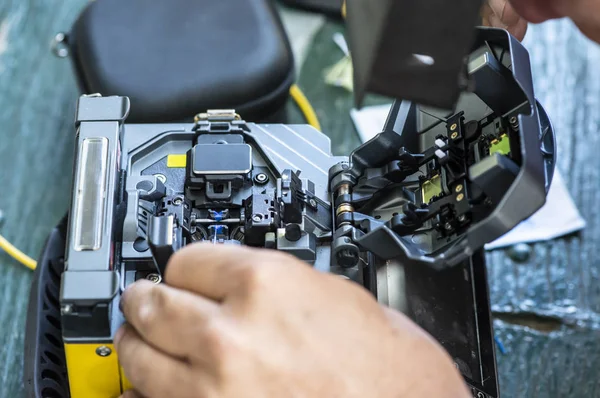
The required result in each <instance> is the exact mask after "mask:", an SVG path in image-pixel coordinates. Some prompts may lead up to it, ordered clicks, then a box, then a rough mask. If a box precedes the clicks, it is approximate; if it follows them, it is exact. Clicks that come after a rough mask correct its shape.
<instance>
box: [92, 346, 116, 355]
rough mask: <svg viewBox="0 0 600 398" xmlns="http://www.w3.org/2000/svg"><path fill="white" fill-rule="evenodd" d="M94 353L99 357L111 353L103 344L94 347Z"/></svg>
mask: <svg viewBox="0 0 600 398" xmlns="http://www.w3.org/2000/svg"><path fill="white" fill-rule="evenodd" d="M96 354H97V355H98V356H101V357H107V356H109V355H110V354H112V350H111V349H110V348H108V347H107V346H105V345H101V346H100V347H98V348H96Z"/></svg>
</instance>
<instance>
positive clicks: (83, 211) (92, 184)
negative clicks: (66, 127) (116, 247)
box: [73, 137, 108, 251]
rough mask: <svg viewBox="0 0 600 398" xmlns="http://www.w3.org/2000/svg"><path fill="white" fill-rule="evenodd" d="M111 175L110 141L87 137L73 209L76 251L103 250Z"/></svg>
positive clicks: (84, 143) (77, 177) (82, 145)
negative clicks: (109, 170) (105, 213)
mask: <svg viewBox="0 0 600 398" xmlns="http://www.w3.org/2000/svg"><path fill="white" fill-rule="evenodd" d="M107 175H108V139H107V138H106V137H96V138H86V139H84V140H83V142H82V144H81V151H80V153H79V159H78V175H77V176H76V186H75V192H76V195H77V196H76V198H75V204H74V206H75V207H74V209H73V214H74V216H75V217H74V220H73V221H74V227H75V229H74V231H73V249H74V250H76V251H90V250H91V251H96V250H99V249H100V248H101V247H102V229H103V225H104V208H105V206H106V185H107Z"/></svg>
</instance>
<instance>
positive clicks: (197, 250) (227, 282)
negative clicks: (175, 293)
mask: <svg viewBox="0 0 600 398" xmlns="http://www.w3.org/2000/svg"><path fill="white" fill-rule="evenodd" d="M281 256H282V255H281V254H278V253H277V252H275V251H267V250H266V249H263V250H259V249H253V248H249V247H246V246H233V245H213V244H210V243H196V244H192V245H188V246H186V247H184V248H183V249H181V250H179V251H178V252H176V253H175V254H174V255H173V257H172V258H171V260H170V261H169V263H168V264H167V269H166V271H165V282H166V283H167V284H168V285H170V286H173V287H176V288H179V289H184V290H188V291H191V292H194V293H197V294H200V295H202V296H204V297H206V298H209V299H211V300H214V301H218V302H221V301H223V300H224V299H225V298H226V297H227V295H228V294H230V293H233V292H235V291H236V290H237V289H238V288H239V287H240V283H244V282H245V279H247V278H246V276H252V275H251V274H253V273H255V272H257V269H258V268H263V267H268V266H269V264H272V263H273V257H281Z"/></svg>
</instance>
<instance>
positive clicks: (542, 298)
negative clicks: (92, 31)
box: [0, 0, 600, 397]
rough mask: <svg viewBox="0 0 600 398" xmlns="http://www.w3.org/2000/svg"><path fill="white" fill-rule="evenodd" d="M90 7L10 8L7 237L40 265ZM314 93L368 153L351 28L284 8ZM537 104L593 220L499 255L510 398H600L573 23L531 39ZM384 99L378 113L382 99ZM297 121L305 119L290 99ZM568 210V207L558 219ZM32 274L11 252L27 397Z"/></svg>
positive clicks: (504, 388)
mask: <svg viewBox="0 0 600 398" xmlns="http://www.w3.org/2000/svg"><path fill="white" fill-rule="evenodd" d="M86 3H87V2H86V1H85V0H0V126H1V127H0V129H1V132H0V210H1V211H3V216H0V217H2V220H1V221H0V233H1V234H2V235H4V236H5V237H6V238H8V239H9V240H10V241H12V242H13V243H15V245H17V246H18V247H19V248H20V249H22V250H23V251H25V252H26V253H28V254H29V255H31V256H33V257H37V254H38V253H39V251H40V250H41V248H42V246H43V244H44V241H45V239H46V237H47V234H48V233H49V231H50V230H51V229H52V228H53V227H54V226H55V225H56V224H57V223H58V221H59V220H60V219H61V217H62V216H63V215H64V214H65V213H66V211H67V207H68V204H69V199H70V192H69V190H70V186H71V174H72V162H73V159H72V157H73V155H72V154H73V139H74V129H73V120H74V109H75V103H76V100H77V97H78V95H79V93H78V91H77V87H76V82H75V79H74V75H73V72H72V70H71V65H70V63H69V62H67V61H65V60H61V59H58V58H56V57H55V56H54V55H53V54H52V53H51V51H50V42H51V40H52V38H53V37H54V35H55V34H56V33H57V32H60V31H66V30H68V29H69V27H70V26H71V24H72V22H73V21H74V20H75V18H76V17H77V15H78V13H79V12H80V11H81V9H82V8H83V7H84V6H85V4H86ZM280 11H281V13H282V16H283V20H284V23H285V27H286V30H287V31H288V33H289V34H290V38H291V40H292V44H293V47H294V52H295V56H296V64H297V77H298V84H299V86H300V87H301V88H302V89H303V90H304V92H305V94H306V96H307V97H308V99H309V100H310V101H311V103H312V105H313V107H314V108H315V109H316V112H317V114H318V116H319V119H320V121H321V125H322V129H323V131H324V132H325V133H326V134H327V135H329V136H330V137H331V139H332V142H333V148H334V153H335V154H340V155H341V154H349V153H350V151H351V150H352V149H353V148H355V147H356V146H358V145H359V144H360V139H359V136H358V134H357V132H356V130H355V127H354V125H353V122H352V119H351V117H350V110H351V109H352V104H353V102H352V94H351V93H350V92H348V91H346V90H344V89H343V88H340V87H333V86H331V85H327V84H325V81H324V72H325V71H326V70H328V68H330V67H331V66H332V65H334V64H336V63H337V62H339V61H340V59H342V58H343V55H344V54H343V52H342V51H341V50H340V48H339V46H338V45H337V44H336V43H335V42H334V40H333V37H334V35H335V34H336V33H343V32H344V29H343V25H342V24H341V22H340V21H339V20H333V19H328V18H327V17H324V16H321V15H317V14H311V13H307V12H303V11H297V10H292V9H288V8H286V7H283V6H281V7H280ZM525 45H526V47H527V49H528V50H529V51H530V54H531V59H532V68H533V76H534V82H535V89H536V94H537V96H538V99H539V100H540V102H541V103H542V104H543V105H544V106H545V107H546V109H547V111H548V113H549V115H550V117H551V118H552V121H553V123H554V127H555V130H556V135H557V140H558V150H559V155H558V169H559V171H560V173H561V175H562V176H563V177H564V180H565V182H566V185H567V187H568V189H569V191H570V193H571V195H572V197H573V199H574V201H575V204H576V206H577V208H578V209H579V211H580V212H581V214H582V216H583V218H584V219H585V220H586V222H587V227H586V228H585V230H584V231H583V232H582V233H578V234H574V235H571V236H567V237H565V238H561V239H557V240H553V241H550V242H546V243H538V244H534V245H531V246H522V245H521V246H519V247H518V248H514V247H513V248H509V249H507V250H497V251H493V252H489V254H488V271H489V277H490V284H491V298H492V304H493V313H494V317H495V328H496V335H497V339H498V342H499V345H498V366H499V376H500V377H499V379H500V388H501V392H502V395H503V396H505V397H575V396H577V397H580V396H581V397H583V396H585V397H592V396H593V397H595V396H600V377H599V376H600V256H599V255H598V248H599V247H600V229H599V228H600V211H598V205H599V204H600V200H599V199H600V175H599V174H600V156H599V155H598V148H600V128H599V127H600V126H599V123H600V68H599V65H600V47H599V46H597V45H595V44H592V43H591V42H589V41H588V40H587V39H585V38H584V37H583V35H582V34H581V33H579V31H578V30H577V29H576V28H575V27H574V26H573V24H572V23H571V22H569V21H566V20H558V21H552V22H548V23H545V24H542V25H539V26H532V27H531V28H530V30H529V33H528V34H527V37H526V39H525ZM382 102H383V100H381V99H378V98H370V99H369V101H368V104H377V103H382ZM288 108H289V115H290V119H291V120H290V122H292V123H304V119H303V117H302V115H301V113H300V112H299V111H298V110H297V108H296V106H295V105H294V104H292V103H291V102H290V104H289V106H288ZM556 211H557V212H560V208H559V209H557V210H556ZM31 278H32V273H31V271H29V270H27V269H26V268H24V267H22V266H21V265H19V264H17V263H16V262H15V261H13V260H12V259H10V258H9V257H8V256H7V255H5V254H4V253H3V252H0V397H20V396H23V386H22V362H23V333H24V324H25V317H26V309H27V299H28V294H29V284H30V281H31Z"/></svg>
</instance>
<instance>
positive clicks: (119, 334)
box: [113, 326, 125, 347]
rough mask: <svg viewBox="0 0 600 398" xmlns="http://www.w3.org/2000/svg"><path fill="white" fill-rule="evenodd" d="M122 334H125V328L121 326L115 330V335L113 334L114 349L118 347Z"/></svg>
mask: <svg viewBox="0 0 600 398" xmlns="http://www.w3.org/2000/svg"><path fill="white" fill-rule="evenodd" d="M124 334H125V326H121V327H120V328H119V329H118V330H117V333H115V338H114V339H113V343H115V347H116V346H118V345H119V341H121V339H122V338H123V335H124Z"/></svg>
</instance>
